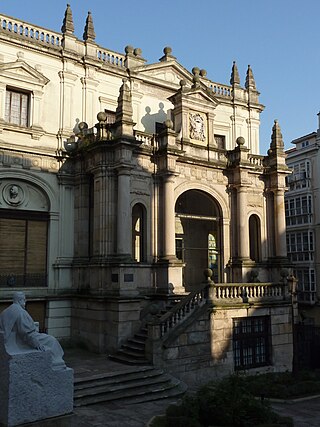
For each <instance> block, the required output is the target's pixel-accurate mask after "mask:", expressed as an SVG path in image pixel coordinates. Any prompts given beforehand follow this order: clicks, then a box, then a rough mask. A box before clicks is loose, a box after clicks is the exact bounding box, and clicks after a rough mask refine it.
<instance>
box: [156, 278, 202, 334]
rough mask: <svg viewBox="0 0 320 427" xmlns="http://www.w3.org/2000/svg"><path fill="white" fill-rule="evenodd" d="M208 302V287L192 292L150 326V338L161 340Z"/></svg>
mask: <svg viewBox="0 0 320 427" xmlns="http://www.w3.org/2000/svg"><path fill="white" fill-rule="evenodd" d="M206 302H207V286H204V287H203V288H202V289H200V290H198V291H195V292H191V293H190V294H189V295H187V296H186V297H184V298H183V299H182V300H181V301H180V302H178V303H177V304H176V305H175V306H174V307H173V308H172V309H171V310H170V311H168V312H167V313H165V314H164V315H163V316H162V317H160V319H159V320H157V321H156V322H154V323H152V324H149V325H148V336H149V337H150V338H152V339H157V338H158V339H159V338H162V337H163V336H164V335H166V334H167V333H168V332H170V330H172V329H173V328H174V327H175V326H177V325H178V324H179V323H180V322H181V321H182V320H184V319H185V318H187V317H188V316H189V315H190V314H191V313H192V312H193V311H194V310H195V309H196V308H197V307H199V306H201V305H204V304H205V303H206Z"/></svg>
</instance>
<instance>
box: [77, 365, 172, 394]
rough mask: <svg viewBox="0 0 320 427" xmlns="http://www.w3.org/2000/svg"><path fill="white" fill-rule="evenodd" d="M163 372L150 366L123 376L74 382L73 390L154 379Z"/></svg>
mask: <svg viewBox="0 0 320 427" xmlns="http://www.w3.org/2000/svg"><path fill="white" fill-rule="evenodd" d="M163 373H164V372H163V371H162V370H160V369H155V368H154V367H153V366H150V368H148V369H144V370H141V369H139V370H137V369H135V371H133V372H127V373H124V374H123V375H115V376H102V377H92V378H87V379H81V380H77V379H76V380H75V385H74V390H75V392H76V391H80V390H86V389H90V388H94V387H100V386H107V385H115V384H123V383H125V382H130V381H135V380H141V379H148V378H154V377H157V376H159V375H162V374H163Z"/></svg>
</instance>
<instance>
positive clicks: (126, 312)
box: [71, 297, 140, 353]
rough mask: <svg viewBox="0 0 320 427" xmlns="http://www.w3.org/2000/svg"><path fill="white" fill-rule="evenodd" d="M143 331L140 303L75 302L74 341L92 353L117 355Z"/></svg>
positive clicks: (90, 300) (125, 301) (72, 329)
mask: <svg viewBox="0 0 320 427" xmlns="http://www.w3.org/2000/svg"><path fill="white" fill-rule="evenodd" d="M139 327H140V300H139V299H131V300H129V299H125V298H123V299H118V298H103V297H97V298H94V297H90V298H88V297H83V298H77V299H75V300H73V305H72V326H71V340H72V342H73V343H74V344H76V345H79V344H80V345H81V344H82V345H85V346H86V347H87V348H88V349H89V350H90V351H93V352H97V353H104V352H114V351H116V350H117V349H118V348H119V347H120V346H121V344H122V343H123V342H125V340H126V339H127V338H129V337H131V336H133V335H134V333H135V332H137V330H138V329H139Z"/></svg>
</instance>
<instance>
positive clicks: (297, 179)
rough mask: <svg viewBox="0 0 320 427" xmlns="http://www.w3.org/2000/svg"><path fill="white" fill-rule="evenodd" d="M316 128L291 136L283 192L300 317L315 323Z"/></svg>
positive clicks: (318, 251)
mask: <svg viewBox="0 0 320 427" xmlns="http://www.w3.org/2000/svg"><path fill="white" fill-rule="evenodd" d="M318 117H320V116H319V115H318ZM319 129H320V126H319V127H318V130H317V131H316V132H312V133H309V134H308V135H304V136H302V137H300V138H297V139H294V140H293V141H292V144H294V148H291V149H289V150H287V151H286V155H287V159H286V163H287V166H288V167H289V168H290V169H291V171H292V173H291V174H290V175H289V176H288V177H287V186H288V191H287V192H286V195H285V209H286V225H287V251H288V258H289V260H290V261H291V262H292V264H293V272H294V275H295V277H296V278H297V279H298V301H299V308H300V313H301V316H302V319H304V320H305V318H308V319H309V320H310V319H313V321H315V322H316V324H318V325H319V324H320V316H319V314H318V311H319V310H318V301H319V289H318V287H317V278H319V277H320V270H319V256H320V248H319V242H320V235H319V225H318V224H319V213H320V210H319V209H320V205H319V197H320V193H319V191H320V190H319V179H320V177H319V167H320V164H319V162H320V156H319V140H320V139H319V138H320V133H319V132H320V130H319Z"/></svg>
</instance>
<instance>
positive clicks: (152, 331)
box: [148, 282, 290, 340]
mask: <svg viewBox="0 0 320 427" xmlns="http://www.w3.org/2000/svg"><path fill="white" fill-rule="evenodd" d="M289 296H290V295H289V291H288V285H287V283H285V284H283V283H222V284H215V283H213V282H212V283H210V284H206V285H204V286H203V287H202V288H201V289H199V290H198V291H195V292H191V293H190V294H189V295H187V296H186V297H184V298H182V300H181V301H180V302H179V303H178V304H176V305H175V306H174V307H173V308H172V309H171V310H170V311H168V312H167V313H165V314H164V315H163V316H162V317H160V319H157V320H156V321H155V322H153V323H150V324H149V325H148V336H149V338H151V339H152V340H155V339H161V338H163V337H164V336H165V335H167V334H168V333H169V332H170V331H171V330H173V329H174V328H175V327H176V326H178V325H179V324H180V323H182V321H183V320H185V319H186V318H187V317H189V316H190V315H191V314H192V312H193V311H195V310H196V309H197V308H198V307H200V306H203V305H204V304H206V303H208V304H212V305H214V306H216V307H218V306H224V305H232V306H236V305H238V304H244V303H259V304H263V303H264V302H267V303H268V304H269V303H270V301H272V302H275V303H276V302H283V301H284V300H288V299H289Z"/></svg>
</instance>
